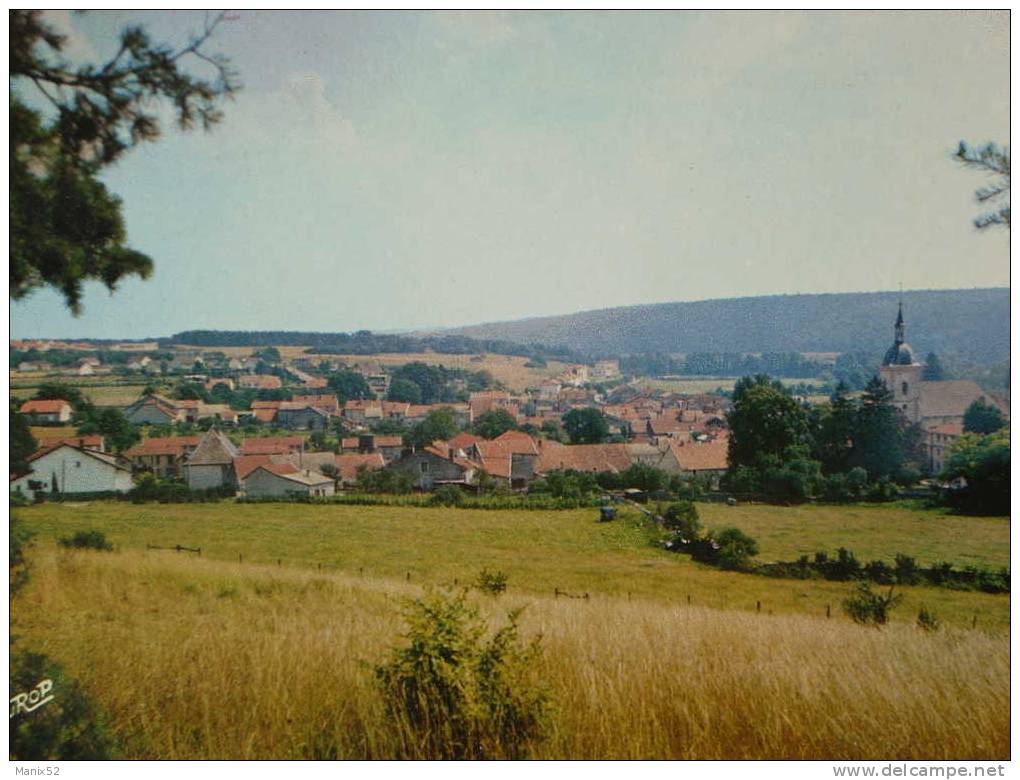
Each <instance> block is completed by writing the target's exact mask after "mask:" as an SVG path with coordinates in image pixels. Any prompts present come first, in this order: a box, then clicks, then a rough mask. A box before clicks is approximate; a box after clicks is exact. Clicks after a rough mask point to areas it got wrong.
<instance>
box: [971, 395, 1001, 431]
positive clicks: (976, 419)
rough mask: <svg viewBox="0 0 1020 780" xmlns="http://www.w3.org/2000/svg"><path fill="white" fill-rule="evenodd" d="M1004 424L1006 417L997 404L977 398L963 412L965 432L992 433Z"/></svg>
mask: <svg viewBox="0 0 1020 780" xmlns="http://www.w3.org/2000/svg"><path fill="white" fill-rule="evenodd" d="M1005 426H1006V418H1005V417H1004V416H1003V414H1002V412H1000V411H999V408H998V407H997V406H993V405H992V404H989V403H986V402H985V401H984V400H983V399H981V398H979V399H978V400H976V401H975V402H974V403H972V404H971V405H970V406H968V407H967V411H966V412H964V413H963V430H964V431H965V432H967V433H994V432H995V431H997V430H999V429H1000V428H1004V427H1005Z"/></svg>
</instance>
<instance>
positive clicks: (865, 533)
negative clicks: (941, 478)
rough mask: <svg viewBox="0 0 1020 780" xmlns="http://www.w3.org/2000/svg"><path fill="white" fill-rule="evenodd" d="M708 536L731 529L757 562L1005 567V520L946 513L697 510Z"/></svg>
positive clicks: (869, 507)
mask: <svg viewBox="0 0 1020 780" xmlns="http://www.w3.org/2000/svg"><path fill="white" fill-rule="evenodd" d="M698 508H699V512H700V513H701V520H702V523H704V525H705V526H706V527H708V528H723V527H725V526H736V527H737V528H739V529H741V530H742V531H744V532H746V533H748V534H750V535H751V536H752V537H754V538H755V539H757V540H758V542H759V547H760V548H761V551H760V553H759V556H758V557H759V558H760V559H761V560H763V561H776V560H785V561H792V560H796V559H797V558H799V557H800V556H801V555H812V554H813V553H815V552H816V551H818V550H827V551H828V552H829V553H830V554H831V553H833V552H834V551H835V549H836V547H837V546H843V547H846V548H847V549H849V550H850V551H852V552H853V553H854V555H856V556H857V558H858V559H859V560H861V562H867V561H871V560H884V561H887V562H889V563H891V562H892V559H893V556H894V555H895V554H896V553H903V554H905V555H910V556H913V557H914V558H916V559H917V561H918V563H920V564H921V565H923V566H930V565H931V564H933V563H938V562H939V561H950V562H951V563H953V564H955V565H956V567H957V568H962V567H964V566H979V567H982V568H996V567H1000V566H1005V567H1009V518H1008V517H965V516H962V515H953V514H949V513H948V512H947V511H945V510H935V509H919V508H913V507H909V506H902V505H878V504H858V505H854V506H825V505H817V504H804V505H801V506H794V507H782V506H769V505H765V504H757V505H750V504H743V505H741V506H736V507H730V506H726V505H724V504H699V505H698Z"/></svg>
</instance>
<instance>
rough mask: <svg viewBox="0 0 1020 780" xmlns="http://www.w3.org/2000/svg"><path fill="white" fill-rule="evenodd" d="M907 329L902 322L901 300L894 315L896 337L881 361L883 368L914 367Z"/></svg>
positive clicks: (914, 362)
mask: <svg viewBox="0 0 1020 780" xmlns="http://www.w3.org/2000/svg"><path fill="white" fill-rule="evenodd" d="M906 332H907V327H906V325H905V324H904V322H903V300H902V299H901V300H900V309H899V311H898V312H897V314H896V328H895V333H896V337H895V340H894V341H893V345H892V346H891V347H889V349H888V351H887V352H886V353H885V359H884V360H882V365H883V366H913V365H916V361H915V360H914V351H913V350H912V349H911V348H910V345H909V344H908V343H907V339H906Z"/></svg>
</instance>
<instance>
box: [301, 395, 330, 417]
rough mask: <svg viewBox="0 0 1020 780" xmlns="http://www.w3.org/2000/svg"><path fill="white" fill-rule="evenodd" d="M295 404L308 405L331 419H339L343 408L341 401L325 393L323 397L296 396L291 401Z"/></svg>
mask: <svg viewBox="0 0 1020 780" xmlns="http://www.w3.org/2000/svg"><path fill="white" fill-rule="evenodd" d="M290 400H291V401H292V402H294V403H300V404H307V405H308V406H314V407H315V408H316V409H321V410H322V411H324V412H325V413H326V414H328V415H330V416H331V417H339V416H340V412H341V411H342V410H341V407H340V401H339V400H338V399H337V397H336V396H335V395H332V394H326V393H323V394H322V395H295V396H293V397H292V398H291V399H290Z"/></svg>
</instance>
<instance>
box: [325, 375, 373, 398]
mask: <svg viewBox="0 0 1020 780" xmlns="http://www.w3.org/2000/svg"><path fill="white" fill-rule="evenodd" d="M326 385H327V386H328V387H329V389H330V390H332V391H333V392H334V393H336V396H337V398H338V399H340V403H344V402H345V401H357V400H364V399H367V398H375V394H374V393H373V392H372V388H370V387H369V386H368V382H366V381H365V377H363V376H362V375H361V374H359V373H358V372H357V371H337V372H336V373H335V374H331V375H330V376H329V378H328V379H327V380H326Z"/></svg>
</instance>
